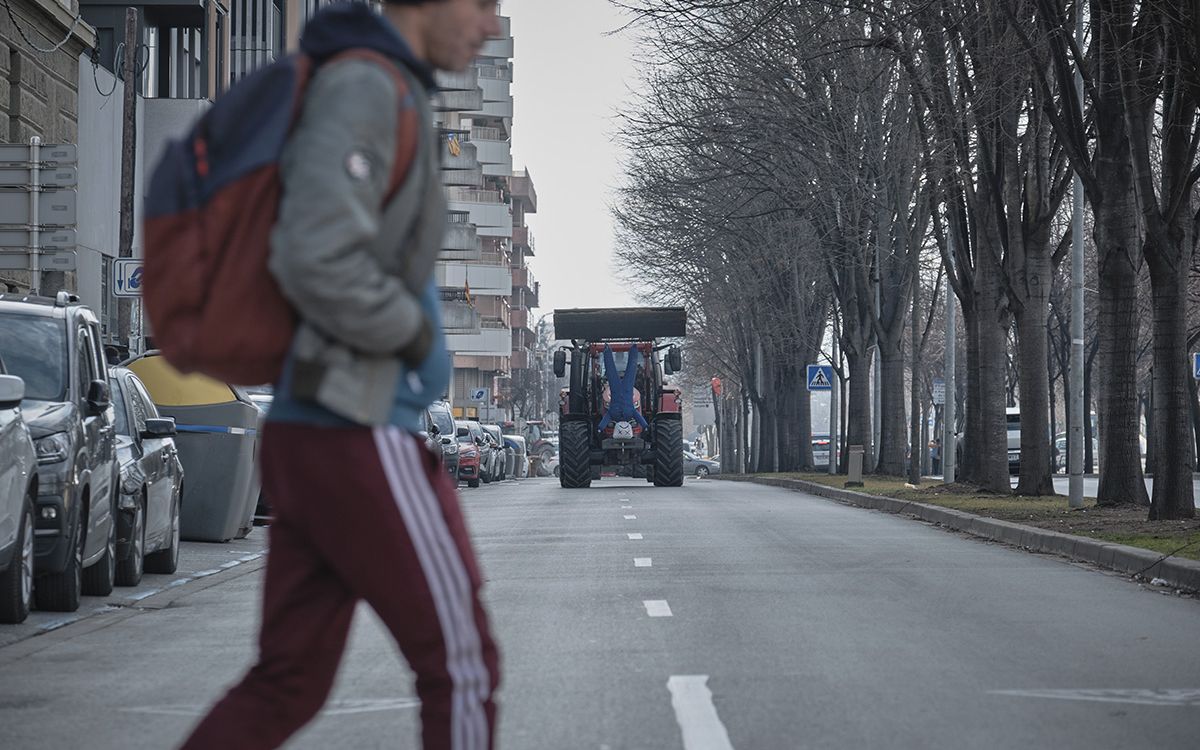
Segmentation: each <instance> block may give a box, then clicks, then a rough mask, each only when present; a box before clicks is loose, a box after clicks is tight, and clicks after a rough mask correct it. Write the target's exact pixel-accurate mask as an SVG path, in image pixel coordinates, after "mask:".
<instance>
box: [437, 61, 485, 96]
mask: <svg viewBox="0 0 1200 750" xmlns="http://www.w3.org/2000/svg"><path fill="white" fill-rule="evenodd" d="M434 78H435V79H436V80H437V85H438V88H439V89H440V90H441V91H443V92H445V91H475V90H476V89H478V88H479V71H478V70H477V69H476V68H474V67H470V68H467V69H466V70H464V71H462V72H458V73H447V72H445V71H441V70H439V71H437V73H435V74H434Z"/></svg>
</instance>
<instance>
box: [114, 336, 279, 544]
mask: <svg viewBox="0 0 1200 750" xmlns="http://www.w3.org/2000/svg"><path fill="white" fill-rule="evenodd" d="M126 366H127V367H129V369H131V370H133V371H134V372H135V373H137V376H138V377H139V378H141V379H142V382H143V383H145V384H146V389H147V390H148V391H150V398H152V399H153V400H154V403H155V405H156V406H157V407H158V410H159V411H160V412H161V413H162V414H163V415H165V416H169V417H174V418H175V426H176V429H177V430H178V435H177V437H176V438H175V444H176V446H177V447H178V449H179V460H180V461H182V462H183V470H184V472H185V475H186V477H187V478H186V479H185V480H184V483H183V509H182V514H181V518H180V522H181V523H180V536H181V537H182V538H183V539H188V540H192V541H198V542H226V541H229V540H230V539H235V538H238V539H240V538H241V537H244V536H246V534H248V533H250V530H251V529H252V528H253V524H254V508H255V505H257V503H258V484H259V481H258V468H257V462H256V461H255V453H256V450H255V447H256V442H257V439H258V421H259V410H258V407H256V406H255V405H254V403H253V402H252V401H250V399H249V397H248V396H246V395H245V394H244V393H242V392H241V391H239V390H238V389H235V388H232V387H230V386H228V385H225V384H224V383H221V382H218V381H216V380H213V379H211V378H208V377H204V376H202V375H183V374H181V373H180V372H179V371H178V370H176V369H175V368H174V367H172V366H171V365H170V364H168V362H167V360H166V359H164V358H163V357H162V356H160V355H159V354H158V353H157V352H148V353H147V354H145V355H143V356H141V357H139V358H137V359H134V360H132V361H130V362H128V363H126Z"/></svg>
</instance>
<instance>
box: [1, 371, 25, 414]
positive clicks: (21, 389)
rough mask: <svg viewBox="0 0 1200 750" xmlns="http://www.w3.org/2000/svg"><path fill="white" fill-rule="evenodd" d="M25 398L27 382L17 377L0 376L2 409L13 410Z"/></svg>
mask: <svg viewBox="0 0 1200 750" xmlns="http://www.w3.org/2000/svg"><path fill="white" fill-rule="evenodd" d="M23 398H25V381H24V380H21V379H20V378H19V377H17V376H16V375H0V408H2V409H12V408H14V407H16V406H19V405H20V403H21V399H23Z"/></svg>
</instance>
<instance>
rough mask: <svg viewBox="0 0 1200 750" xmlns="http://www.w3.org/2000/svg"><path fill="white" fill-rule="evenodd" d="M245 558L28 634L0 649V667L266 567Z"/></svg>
mask: <svg viewBox="0 0 1200 750" xmlns="http://www.w3.org/2000/svg"><path fill="white" fill-rule="evenodd" d="M249 557H250V559H247V560H245V561H239V562H238V564H236V565H231V566H228V567H226V568H224V569H222V570H214V571H203V572H202V573H200V574H192V576H191V577H188V578H182V579H179V580H178V581H176V582H174V583H172V584H168V585H167V586H166V587H165V588H162V589H158V590H155V591H152V592H150V593H149V594H148V595H146V596H143V597H140V598H126V599H124V600H121V601H118V602H114V604H113V606H112V607H110V608H108V609H100V610H97V611H95V612H92V613H90V614H87V615H83V616H81V617H79V619H77V620H73V621H71V622H69V623H67V624H65V625H62V626H60V627H56V628H54V629H52V630H48V631H44V632H40V633H33V634H30V635H29V637H27V638H23V639H21V640H19V641H16V642H15V643H10V644H9V645H7V646H4V647H3V648H0V667H2V666H4V665H6V664H11V663H12V662H15V661H20V660H21V659H24V658H26V657H28V656H32V655H34V654H36V653H38V652H41V651H45V650H46V649H48V648H53V647H54V646H56V645H58V644H60V643H64V642H66V641H69V640H72V639H74V638H78V637H79V636H81V635H86V634H87V633H92V632H95V631H97V630H103V629H104V628H107V627H109V626H111V625H116V624H117V623H119V622H122V621H124V620H128V619H129V618H131V617H136V616H137V615H140V614H144V613H146V612H153V611H156V610H162V609H165V608H167V607H169V606H170V605H171V604H173V603H174V602H176V601H178V600H180V599H182V598H184V597H187V596H191V595H192V594H195V593H198V592H200V591H203V590H204V589H208V588H212V587H213V586H216V585H218V584H221V583H225V582H226V581H231V580H233V579H235V578H241V577H242V576H244V575H248V574H250V573H253V572H255V571H257V570H260V569H262V568H263V567H264V566H265V565H266V564H267V559H266V555H265V554H254V555H252V556H249Z"/></svg>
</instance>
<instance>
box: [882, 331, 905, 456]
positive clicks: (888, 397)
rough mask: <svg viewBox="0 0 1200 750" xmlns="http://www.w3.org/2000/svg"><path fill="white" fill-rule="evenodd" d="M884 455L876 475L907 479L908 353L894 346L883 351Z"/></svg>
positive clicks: (886, 346)
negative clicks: (905, 355)
mask: <svg viewBox="0 0 1200 750" xmlns="http://www.w3.org/2000/svg"><path fill="white" fill-rule="evenodd" d="M879 351H880V357H879V364H880V369H881V372H882V374H883V377H882V378H881V382H880V389H879V390H880V409H881V415H880V416H881V417H882V419H881V421H880V436H879V442H880V454H879V465H878V467H877V468H876V471H877V472H878V473H879V474H884V475H887V476H893V477H902V476H904V454H905V451H904V444H905V443H906V442H907V437H906V435H905V433H906V431H907V427H906V426H905V424H904V423H905V421H906V419H905V408H904V352H903V351H902V350H901V349H900V348H899V347H896V348H893V347H892V346H890V345H885V346H882V347H880V350H879Z"/></svg>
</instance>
